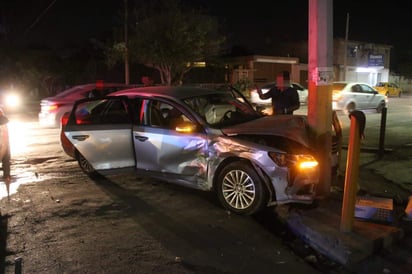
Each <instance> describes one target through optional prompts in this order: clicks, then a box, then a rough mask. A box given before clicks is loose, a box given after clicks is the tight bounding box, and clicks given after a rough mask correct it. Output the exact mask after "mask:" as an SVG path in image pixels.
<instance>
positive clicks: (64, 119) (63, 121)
mask: <svg viewBox="0 0 412 274" xmlns="http://www.w3.org/2000/svg"><path fill="white" fill-rule="evenodd" d="M69 116H70V113H69V112H66V113H65V114H63V116H62V118H61V120H60V122H61V125H62V126H65V125H67V122H68V121H69Z"/></svg>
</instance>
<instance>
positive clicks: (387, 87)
mask: <svg viewBox="0 0 412 274" xmlns="http://www.w3.org/2000/svg"><path fill="white" fill-rule="evenodd" d="M374 88H375V89H376V90H377V91H378V92H379V93H380V94H383V95H386V96H388V97H389V96H392V97H401V95H402V89H401V88H400V87H399V86H398V85H397V84H395V83H392V82H379V83H377V84H376V86H374Z"/></svg>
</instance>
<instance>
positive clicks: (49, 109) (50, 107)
mask: <svg viewBox="0 0 412 274" xmlns="http://www.w3.org/2000/svg"><path fill="white" fill-rule="evenodd" d="M59 107H60V105H58V104H53V105H43V106H42V110H44V111H47V112H53V111H55V110H56V109H58V108H59Z"/></svg>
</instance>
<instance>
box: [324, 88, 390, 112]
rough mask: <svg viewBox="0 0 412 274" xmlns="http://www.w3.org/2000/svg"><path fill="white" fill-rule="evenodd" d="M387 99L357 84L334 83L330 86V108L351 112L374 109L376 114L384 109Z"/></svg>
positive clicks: (373, 90) (371, 89) (375, 91)
mask: <svg viewBox="0 0 412 274" xmlns="http://www.w3.org/2000/svg"><path fill="white" fill-rule="evenodd" d="M386 103H387V97H386V96H385V95H382V94H380V93H379V92H378V91H377V90H375V89H374V88H373V87H372V86H370V85H368V84H366V83H359V82H334V83H333V86H332V108H333V109H334V110H342V111H345V112H348V113H349V112H352V111H354V110H366V109H375V110H376V111H377V112H378V113H380V112H381V111H382V109H383V108H384V107H386Z"/></svg>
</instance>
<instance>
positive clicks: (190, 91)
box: [108, 86, 225, 100]
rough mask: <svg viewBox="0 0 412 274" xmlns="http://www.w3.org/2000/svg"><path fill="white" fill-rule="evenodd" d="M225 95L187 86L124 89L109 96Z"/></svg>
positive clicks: (175, 96)
mask: <svg viewBox="0 0 412 274" xmlns="http://www.w3.org/2000/svg"><path fill="white" fill-rule="evenodd" d="M219 93H222V94H223V93H225V92H224V91H221V90H214V89H208V88H200V87H189V86H147V87H137V88H131V89H125V90H120V91H115V92H112V93H110V94H108V95H109V96H121V95H123V96H128V97H134V96H136V95H145V96H148V97H169V98H176V99H180V100H182V99H186V98H190V97H193V96H194V95H196V96H202V95H208V94H219Z"/></svg>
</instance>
